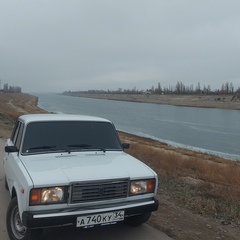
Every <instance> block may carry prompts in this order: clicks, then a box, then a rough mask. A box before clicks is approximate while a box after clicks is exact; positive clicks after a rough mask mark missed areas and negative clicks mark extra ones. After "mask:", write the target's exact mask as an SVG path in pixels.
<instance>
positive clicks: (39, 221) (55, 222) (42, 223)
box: [22, 198, 159, 228]
mask: <svg viewBox="0 0 240 240" xmlns="http://www.w3.org/2000/svg"><path fill="white" fill-rule="evenodd" d="M158 205H159V204H158V200H156V199H155V198H153V199H151V200H148V201H146V202H134V203H128V204H125V205H123V206H121V205H120V206H110V207H105V208H99V209H79V208H70V209H65V210H56V211H41V212H39V211H38V212H37V211H36V212H23V215H22V220H23V225H24V226H25V227H27V228H44V227H53V226H61V225H76V219H77V217H79V216H85V215H92V214H100V213H106V212H111V211H120V210H124V211H125V218H126V217H130V216H131V215H136V214H141V213H146V212H153V211H156V210H157V209H158Z"/></svg>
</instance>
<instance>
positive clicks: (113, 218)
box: [3, 114, 158, 240]
mask: <svg viewBox="0 0 240 240" xmlns="http://www.w3.org/2000/svg"><path fill="white" fill-rule="evenodd" d="M128 147H129V144H127V143H125V144H121V143H120V140H119V137H118V135H117V132H116V130H115V127H114V125H113V124H112V123H111V122H110V121H108V120H106V119H103V118H97V117H89V116H80V115H67V114H66V115H65V114H30V115H23V116H21V117H19V118H18V120H17V122H16V125H15V128H14V130H13V133H12V136H11V138H10V139H8V140H7V143H6V147H5V152H6V154H5V157H4V160H3V164H4V170H5V176H6V178H5V187H6V189H8V190H9V193H10V196H11V202H10V203H9V206H8V210H7V218H6V219H7V220H6V221H7V222H6V224H7V231H8V235H9V238H10V239H11V240H26V239H27V240H30V239H31V240H33V239H40V238H41V233H42V229H43V228H46V227H52V226H62V225H75V226H76V227H85V228H87V227H92V226H94V225H101V226H102V225H107V224H114V223H117V222H120V221H124V222H125V223H128V224H130V225H140V224H142V223H144V222H146V221H147V220H148V219H149V217H150V215H151V212H152V211H156V210H157V209H158V201H157V200H156V199H155V196H156V192H157V185H158V178H157V174H156V173H155V172H154V171H153V170H152V169H151V168H149V167H148V166H146V165H145V164H144V163H142V162H141V161H139V160H137V159H135V158H134V157H132V156H130V155H128V154H127V153H125V152H124V148H128Z"/></svg>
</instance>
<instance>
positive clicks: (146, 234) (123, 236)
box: [0, 138, 172, 240]
mask: <svg viewBox="0 0 240 240" xmlns="http://www.w3.org/2000/svg"><path fill="white" fill-rule="evenodd" d="M4 146H5V141H4V140H3V139H1V138H0V159H1V160H0V161H1V163H0V164H1V165H0V196H1V197H0V239H1V240H9V238H8V234H7V230H6V223H5V216H6V211H7V206H8V203H9V201H10V197H9V193H8V191H7V190H6V189H5V187H4V171H3V165H2V159H3V156H4ZM99 236H101V239H105V240H112V239H114V240H128V239H138V240H145V239H149V240H171V239H172V238H170V237H168V236H167V235H166V234H164V233H162V232H160V231H159V230H157V229H155V228H153V227H151V226H150V225H148V224H144V225H142V226H141V227H130V226H127V225H125V224H121V225H115V226H106V227H103V228H92V229H77V228H75V227H61V228H51V229H45V230H44V232H43V236H42V240H52V239H58V240H66V239H68V240H77V239H88V240H97V239H99Z"/></svg>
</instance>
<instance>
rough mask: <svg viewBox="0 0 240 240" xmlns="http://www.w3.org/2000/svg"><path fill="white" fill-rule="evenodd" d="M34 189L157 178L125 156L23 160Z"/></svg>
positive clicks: (84, 155)
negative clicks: (71, 183) (122, 179)
mask: <svg viewBox="0 0 240 240" xmlns="http://www.w3.org/2000/svg"><path fill="white" fill-rule="evenodd" d="M21 160H22V163H23V164H24V166H25V168H26V170H27V171H28V173H29V176H30V177H31V179H32V182H33V185H34V187H41V186H56V185H68V184H69V182H77V181H91V180H103V179H117V178H131V179H137V178H150V177H154V176H155V175H156V174H155V173H154V171H153V170H152V169H150V168H149V167H148V166H146V165H145V164H143V163H142V162H141V161H139V160H137V159H135V158H133V157H132V156H130V155H128V154H126V153H125V152H105V153H103V152H90V153H70V154H68V153H64V154H42V155H38V156H36V155H32V156H23V157H22V158H21Z"/></svg>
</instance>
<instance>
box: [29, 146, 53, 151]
mask: <svg viewBox="0 0 240 240" xmlns="http://www.w3.org/2000/svg"><path fill="white" fill-rule="evenodd" d="M56 147H57V146H48V145H44V146H38V147H32V148H29V150H37V149H53V148H56Z"/></svg>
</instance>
